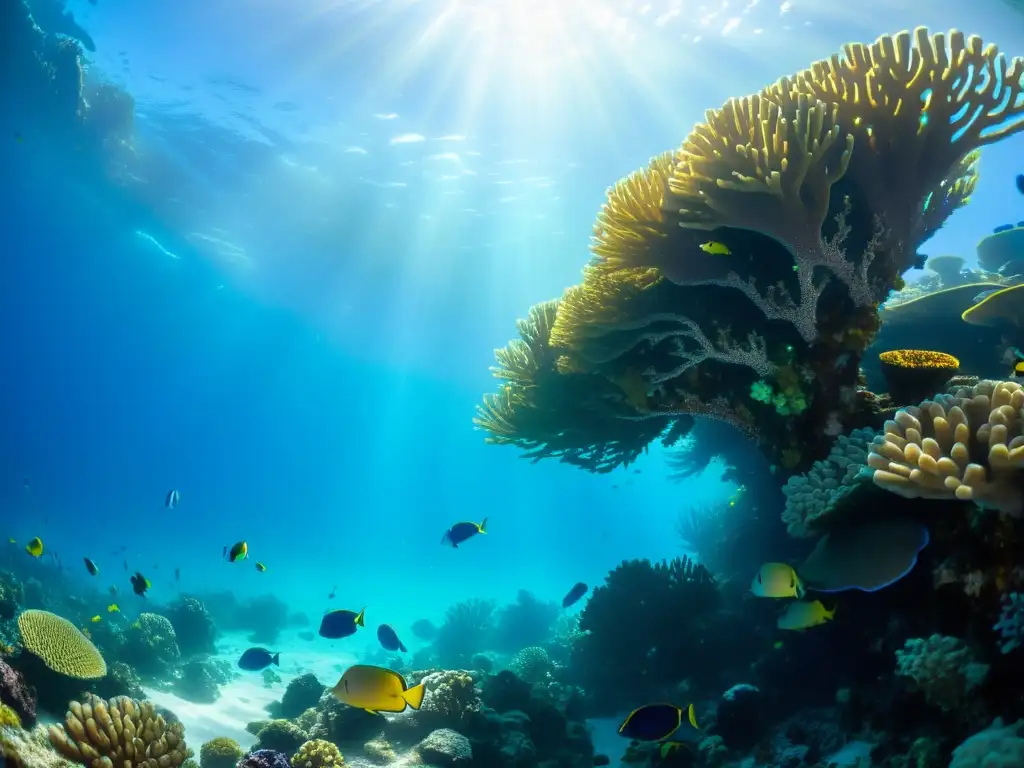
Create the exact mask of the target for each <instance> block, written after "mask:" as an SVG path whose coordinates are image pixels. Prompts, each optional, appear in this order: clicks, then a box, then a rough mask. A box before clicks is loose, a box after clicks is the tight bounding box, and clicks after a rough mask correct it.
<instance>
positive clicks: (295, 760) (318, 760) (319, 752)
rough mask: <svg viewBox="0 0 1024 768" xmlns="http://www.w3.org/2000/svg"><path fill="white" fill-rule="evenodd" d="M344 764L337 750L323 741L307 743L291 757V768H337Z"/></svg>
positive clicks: (314, 740) (315, 740) (313, 740)
mask: <svg viewBox="0 0 1024 768" xmlns="http://www.w3.org/2000/svg"><path fill="white" fill-rule="evenodd" d="M344 762H345V760H344V759H343V758H342V756H341V752H340V751H339V750H338V748H337V747H336V746H335V745H334V744H331V742H329V741H324V740H323V739H312V740H311V741H307V742H306V743H305V744H303V745H302V746H301V747H299V751H298V752H296V753H295V754H294V755H292V766H293V768H337V767H338V766H341V765H343V764H344Z"/></svg>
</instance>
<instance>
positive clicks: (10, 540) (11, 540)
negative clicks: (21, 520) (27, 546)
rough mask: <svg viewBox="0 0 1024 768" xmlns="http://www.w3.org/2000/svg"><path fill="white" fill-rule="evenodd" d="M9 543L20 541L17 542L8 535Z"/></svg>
mask: <svg viewBox="0 0 1024 768" xmlns="http://www.w3.org/2000/svg"><path fill="white" fill-rule="evenodd" d="M7 543H8V544H17V543H18V542H16V541H15V540H14V539H12V538H11V537H10V536H8V537H7Z"/></svg>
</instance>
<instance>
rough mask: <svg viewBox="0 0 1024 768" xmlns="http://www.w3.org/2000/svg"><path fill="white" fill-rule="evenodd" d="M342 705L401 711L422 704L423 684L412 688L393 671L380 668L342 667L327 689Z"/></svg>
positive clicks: (366, 666)
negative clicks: (341, 671) (342, 672)
mask: <svg viewBox="0 0 1024 768" xmlns="http://www.w3.org/2000/svg"><path fill="white" fill-rule="evenodd" d="M331 693H333V694H334V697H335V698H336V699H337V700H338V701H340V702H341V703H342V704H348V705H349V706H350V707H358V708H359V709H365V710H366V711H367V712H371V713H377V712H404V711H405V710H406V708H407V707H412V708H413V709H419V708H420V705H421V704H422V703H423V694H424V688H423V683H420V684H419V685H414V686H413V687H412V688H410V687H409V685H408V684H407V683H406V682H405V678H404V677H402V676H401V675H400V674H398V673H397V672H395V671H393V670H390V669H385V668H384V667H373V666H369V665H366V664H357V665H355V666H354V667H349V668H348V669H346V670H345V674H343V675H342V676H341V679H340V680H339V681H338V684H337V685H336V686H334V688H333V689H332V690H331Z"/></svg>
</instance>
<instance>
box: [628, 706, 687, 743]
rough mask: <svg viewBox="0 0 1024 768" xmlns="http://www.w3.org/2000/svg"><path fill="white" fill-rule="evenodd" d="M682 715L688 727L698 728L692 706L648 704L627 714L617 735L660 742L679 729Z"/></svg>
mask: <svg viewBox="0 0 1024 768" xmlns="http://www.w3.org/2000/svg"><path fill="white" fill-rule="evenodd" d="M684 714H685V715H686V718H687V719H688V720H689V721H690V725H692V726H693V727H694V728H699V726H698V725H697V716H696V715H695V714H694V711H693V704H690V705H689V706H688V707H687V708H686V709H682V708H681V707H677V706H676V705H675V704H648V705H647V706H645V707H640V708H639V709H634V710H633V711H632V712H630V713H629V715H628V716H627V717H626V719H625V720H623V721H622V725H620V726H619V734H620V735H621V736H625V737H626V738H627V739H636V740H637V741H661V740H662V739H667V738H668V737H669V736H671V735H672V734H673V733H675V732H676V731H677V730H678V729H679V726H681V725H682V724H683V715H684Z"/></svg>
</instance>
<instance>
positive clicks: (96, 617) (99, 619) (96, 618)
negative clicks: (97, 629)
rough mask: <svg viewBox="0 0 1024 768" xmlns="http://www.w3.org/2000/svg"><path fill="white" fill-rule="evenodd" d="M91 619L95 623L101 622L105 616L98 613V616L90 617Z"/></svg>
mask: <svg viewBox="0 0 1024 768" xmlns="http://www.w3.org/2000/svg"><path fill="white" fill-rule="evenodd" d="M89 621H91V622H92V623H93V624H99V623H100V622H101V621H103V617H102V616H100V615H99V614H97V615H96V616H93V617H92V618H91V619H89Z"/></svg>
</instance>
